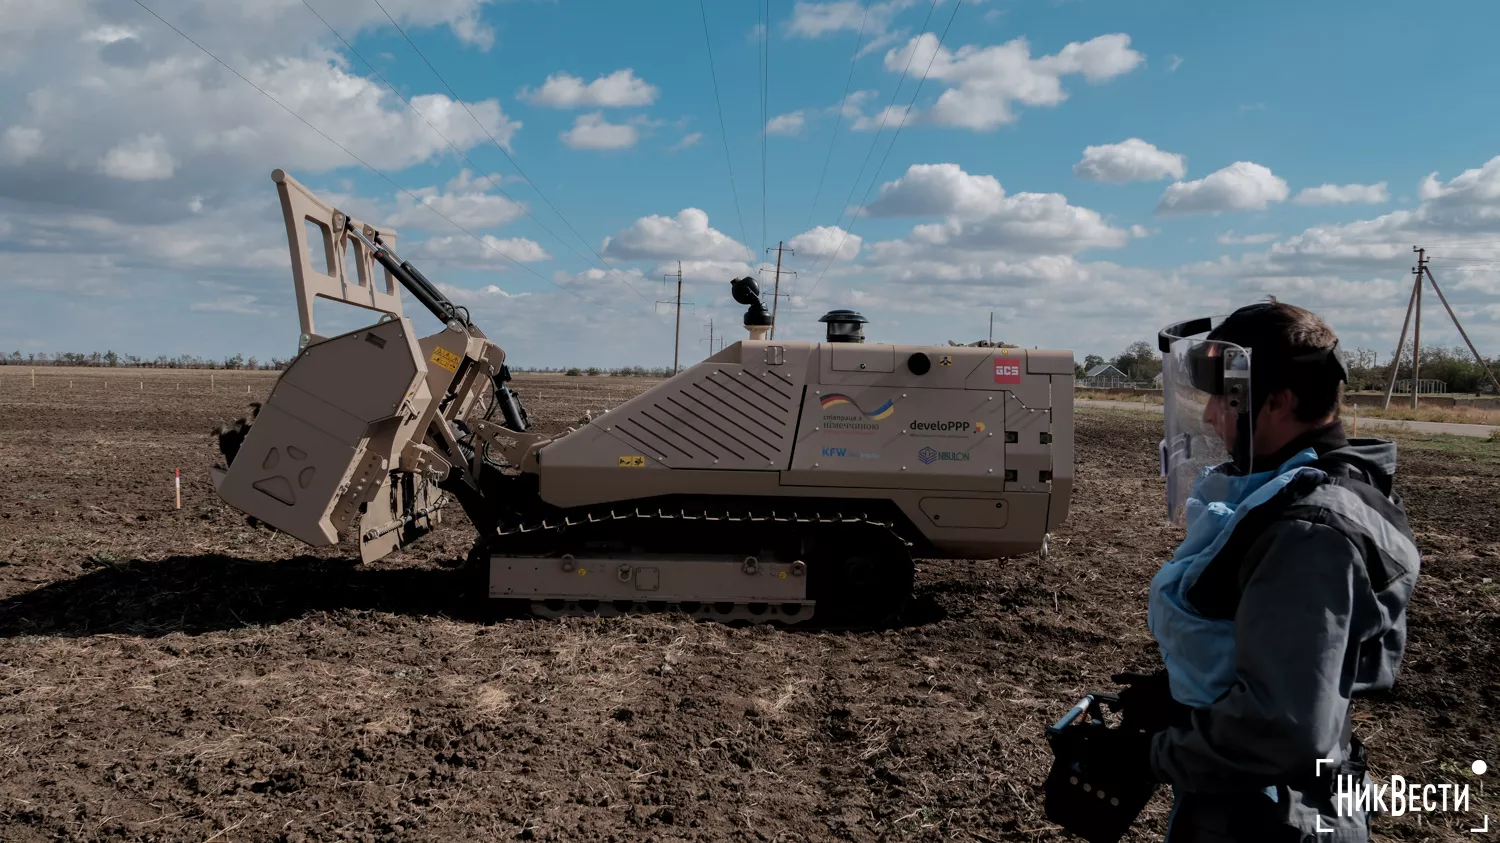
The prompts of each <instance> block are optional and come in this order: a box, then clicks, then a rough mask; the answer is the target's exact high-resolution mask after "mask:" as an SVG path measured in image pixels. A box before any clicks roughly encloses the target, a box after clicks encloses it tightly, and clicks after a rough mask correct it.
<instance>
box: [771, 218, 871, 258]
mask: <svg viewBox="0 0 1500 843" xmlns="http://www.w3.org/2000/svg"><path fill="white" fill-rule="evenodd" d="M862 243H864V239H863V238H861V237H860V236H859V235H858V234H850V233H848V232H846V231H845V230H844V229H842V228H839V227H838V226H836V225H820V226H818V227H816V228H813V229H811V230H809V231H804V232H802V233H801V234H799V235H797V236H796V237H793V238H792V239H790V240H788V241H787V242H786V244H787V246H789V247H790V248H791V249H792V250H793V251H795V252H796V253H797V256H798V257H800V258H804V259H805V258H813V259H819V258H826V257H829V256H831V255H833V251H834V249H837V250H838V255H837V256H836V258H835V259H836V260H842V261H852V260H854V259H855V258H856V257H858V256H859V247H860V244H862Z"/></svg>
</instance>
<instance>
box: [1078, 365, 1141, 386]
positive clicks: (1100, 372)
mask: <svg viewBox="0 0 1500 843" xmlns="http://www.w3.org/2000/svg"><path fill="white" fill-rule="evenodd" d="M1130 384H1131V380H1130V378H1129V377H1127V376H1126V375H1125V373H1124V372H1122V371H1120V370H1119V369H1116V368H1115V367H1114V366H1112V365H1110V364H1109V363H1104V364H1101V365H1099V366H1095V367H1094V368H1092V369H1089V370H1088V371H1087V372H1085V373H1084V375H1083V385H1084V386H1093V387H1100V388H1107V387H1115V386H1129V385H1130Z"/></svg>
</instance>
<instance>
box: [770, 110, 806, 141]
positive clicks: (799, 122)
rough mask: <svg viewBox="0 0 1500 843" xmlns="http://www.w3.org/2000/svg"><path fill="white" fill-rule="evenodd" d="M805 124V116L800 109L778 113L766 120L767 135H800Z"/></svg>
mask: <svg viewBox="0 0 1500 843" xmlns="http://www.w3.org/2000/svg"><path fill="white" fill-rule="evenodd" d="M806 126H807V116H806V115H805V114H803V113H802V112H801V111H793V112H790V113H787V114H780V115H777V116H775V117H772V118H771V119H770V120H768V121H766V134H768V135H800V134H802V130H803V128H804V127H806Z"/></svg>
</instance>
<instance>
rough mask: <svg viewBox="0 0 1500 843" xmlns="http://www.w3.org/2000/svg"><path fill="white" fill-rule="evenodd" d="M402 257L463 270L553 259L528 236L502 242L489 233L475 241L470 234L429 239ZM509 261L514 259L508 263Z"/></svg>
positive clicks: (412, 246) (403, 251)
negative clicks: (513, 262)
mask: <svg viewBox="0 0 1500 843" xmlns="http://www.w3.org/2000/svg"><path fill="white" fill-rule="evenodd" d="M401 255H402V257H405V258H412V259H417V258H420V259H422V260H423V261H430V262H431V263H433V264H434V265H440V266H448V267H456V268H462V269H488V270H495V269H501V270H503V269H510V268H511V267H512V266H514V264H512V263H511V261H515V262H517V263H537V262H539V261H545V260H551V259H552V256H551V255H549V254H547V250H546V249H543V248H542V246H541V244H540V243H537V242H536V241H535V240H530V239H528V238H525V237H508V238H505V239H501V238H499V237H495V236H494V235H490V234H486V235H484V236H482V237H480V238H479V239H478V240H475V239H474V238H472V237H469V236H468V235H466V234H454V235H442V236H437V237H429V238H427V239H426V240H422V241H420V242H418V243H414V244H412V245H411V246H409V247H407V248H404V249H402V250H401ZM506 258H509V259H510V260H506Z"/></svg>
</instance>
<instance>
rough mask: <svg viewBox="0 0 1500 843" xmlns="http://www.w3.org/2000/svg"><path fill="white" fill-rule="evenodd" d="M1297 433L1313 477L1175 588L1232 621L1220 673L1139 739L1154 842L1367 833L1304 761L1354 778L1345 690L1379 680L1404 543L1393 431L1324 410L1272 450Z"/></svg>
mask: <svg viewBox="0 0 1500 843" xmlns="http://www.w3.org/2000/svg"><path fill="white" fill-rule="evenodd" d="M1309 445H1312V446H1313V447H1314V448H1315V449H1316V450H1317V452H1318V454H1319V460H1318V461H1317V462H1316V463H1314V464H1313V467H1317V468H1322V469H1324V470H1325V471H1327V472H1329V476H1328V477H1327V478H1324V479H1322V480H1314V481H1305V482H1304V481H1301V480H1298V481H1294V482H1293V483H1291V484H1290V485H1289V486H1288V487H1287V488H1286V489H1283V490H1282V491H1281V492H1280V493H1278V495H1277V496H1276V498H1274V499H1272V500H1271V501H1269V502H1267V503H1266V504H1263V505H1262V506H1260V507H1257V508H1256V510H1255V511H1253V512H1252V513H1250V514H1249V515H1248V516H1247V517H1246V518H1245V520H1244V521H1243V522H1241V523H1240V524H1239V525H1238V526H1237V527H1236V528H1235V531H1234V532H1233V533H1232V534H1231V536H1230V540H1229V542H1228V543H1227V544H1226V545H1225V547H1224V549H1223V550H1222V551H1220V552H1219V553H1218V554H1217V555H1216V556H1215V557H1214V559H1213V560H1212V561H1211V562H1210V563H1209V565H1208V567H1207V568H1205V569H1204V572H1203V574H1202V575H1201V576H1200V578H1199V580H1198V581H1197V582H1196V583H1195V584H1194V585H1193V586H1192V588H1191V589H1190V590H1189V592H1188V598H1189V600H1190V601H1191V602H1192V604H1193V607H1194V608H1195V610H1196V611H1198V612H1199V613H1201V614H1203V615H1204V616H1206V617H1215V618H1223V619H1232V620H1233V621H1234V623H1235V673H1236V681H1235V683H1234V685H1233V686H1232V687H1231V688H1230V689H1229V691H1227V692H1226V693H1225V694H1224V695H1223V696H1221V697H1220V698H1219V699H1218V700H1216V701H1215V702H1214V703H1213V704H1212V705H1210V706H1207V707H1205V708H1197V709H1193V710H1192V711H1191V713H1190V714H1189V715H1186V717H1185V719H1181V718H1180V719H1179V725H1174V726H1173V727H1171V728H1169V729H1167V730H1166V731H1164V732H1161V733H1159V734H1157V735H1156V736H1155V738H1154V741H1153V744H1152V750H1151V765H1152V767H1153V769H1154V770H1155V772H1156V774H1157V776H1158V777H1159V778H1160V779H1161V780H1163V781H1166V782H1170V783H1171V784H1172V788H1173V792H1174V795H1175V797H1176V804H1175V805H1174V808H1173V817H1172V820H1171V824H1170V826H1169V832H1168V838H1167V839H1168V841H1169V843H1185V841H1231V840H1254V841H1265V843H1276V841H1283V840H1284V841H1308V843H1346V841H1365V840H1367V839H1368V834H1369V825H1368V817H1367V816H1358V817H1347V816H1344V817H1341V816H1338V815H1337V812H1336V810H1335V805H1334V799H1333V787H1334V785H1333V776H1334V775H1335V772H1334V771H1332V770H1330V765H1328V764H1324V765H1322V768H1321V770H1322V775H1321V776H1318V775H1317V773H1318V764H1317V759H1320V758H1326V759H1333V761H1334V763H1335V764H1336V765H1342V769H1341V770H1338V771H1337V772H1341V773H1343V774H1346V775H1347V774H1353V775H1354V776H1355V777H1356V781H1359V780H1361V778H1362V777H1364V769H1363V767H1362V765H1361V764H1360V762H1362V760H1363V752H1362V750H1361V749H1360V748H1359V745H1358V742H1357V741H1351V740H1350V728H1351V715H1352V710H1351V700H1352V699H1353V698H1354V697H1357V696H1361V695H1364V694H1367V693H1370V692H1373V691H1380V690H1385V689H1388V688H1390V687H1391V686H1392V684H1393V683H1394V682H1395V679H1396V671H1397V668H1398V667H1399V666H1400V663H1401V657H1402V654H1403V652H1404V650H1405V647H1406V615H1405V610H1406V605H1407V601H1408V600H1409V599H1410V597H1411V593H1412V588H1413V587H1414V585H1415V584H1416V580H1417V576H1418V572H1419V568H1420V556H1419V554H1418V551H1417V548H1416V544H1415V542H1414V540H1413V538H1412V534H1411V529H1410V527H1409V525H1408V523H1407V518H1406V512H1405V508H1404V506H1403V505H1402V503H1401V499H1400V496H1399V495H1397V494H1395V493H1394V492H1393V491H1392V489H1391V481H1392V477H1393V475H1394V474H1395V471H1396V446H1395V443H1393V442H1388V441H1383V440H1377V439H1360V440H1355V441H1353V442H1350V441H1348V440H1346V439H1345V438H1344V433H1343V428H1342V426H1341V425H1339V424H1337V423H1335V424H1334V425H1333V426H1332V427H1329V428H1324V429H1322V430H1320V431H1317V432H1316V433H1315V434H1314V435H1312V436H1310V437H1305V438H1304V439H1302V440H1299V442H1297V443H1293V445H1292V446H1289V449H1288V450H1292V449H1302V448H1306V447H1308V446H1309ZM1270 787H1274V788H1275V794H1276V796H1275V798H1274V799H1273V798H1272V797H1270V796H1269V795H1267V794H1266V793H1265V792H1264V790H1265V789H1266V788H1270ZM1320 817H1321V819H1320ZM1319 825H1321V826H1322V828H1324V829H1335V831H1334V832H1333V833H1318V832H1317V830H1316V829H1317V827H1318V826H1319Z"/></svg>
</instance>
